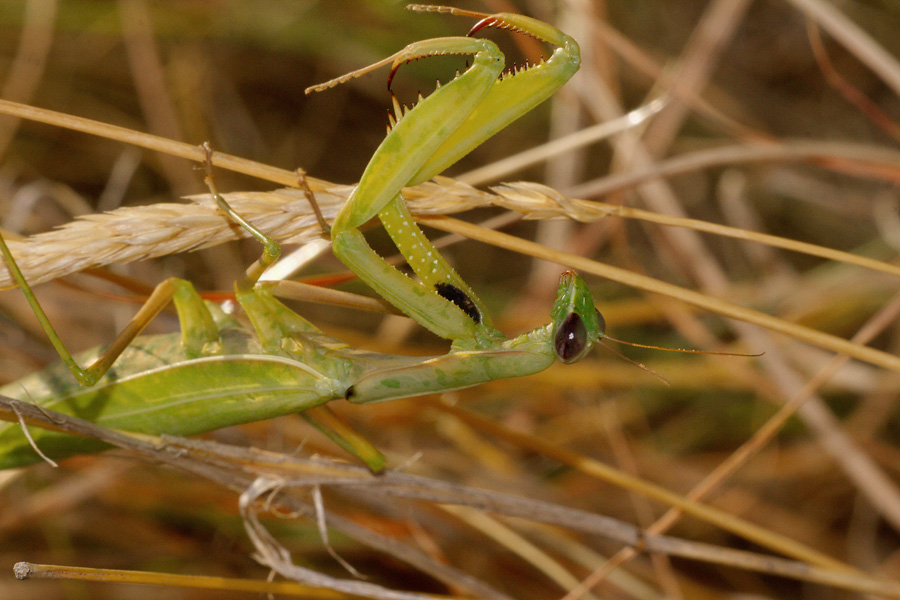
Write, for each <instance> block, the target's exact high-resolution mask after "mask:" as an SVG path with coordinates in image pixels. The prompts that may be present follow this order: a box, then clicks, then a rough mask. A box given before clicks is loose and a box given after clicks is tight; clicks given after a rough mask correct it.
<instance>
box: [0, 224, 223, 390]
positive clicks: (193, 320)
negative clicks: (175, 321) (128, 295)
mask: <svg viewBox="0 0 900 600" xmlns="http://www.w3.org/2000/svg"><path fill="white" fill-rule="evenodd" d="M0 254H2V255H3V259H4V260H5V261H6V266H7V267H8V268H9V272H10V274H11V275H12V277H13V279H14V280H15V281H16V284H17V285H18V286H19V288H20V289H21V290H22V293H23V294H24V295H25V299H26V300H27V301H28V304H29V305H30V306H31V310H32V312H34V315H35V317H36V318H37V320H38V322H39V323H40V324H41V328H42V329H43V330H44V332H45V333H46V334H47V337H48V338H49V340H50V343H51V344H53V347H54V348H55V349H56V352H57V354H59V356H60V358H61V359H62V361H63V362H64V363H65V364H66V366H67V367H69V370H70V371H71V372H72V375H73V376H74V377H75V379H76V380H77V381H78V383H80V384H81V385H83V386H92V385H94V384H95V383H97V382H98V381H99V380H100V378H101V377H103V376H104V375H105V374H106V372H107V371H109V368H110V367H111V366H112V364H113V363H114V362H115V361H116V359H117V358H118V357H119V356H120V355H121V354H122V352H124V350H125V349H126V348H127V347H128V346H129V345H131V342H132V341H134V338H136V337H137V336H138V335H139V334H140V333H141V331H143V329H144V327H146V326H147V324H148V323H149V322H150V321H151V320H153V317H155V316H156V315H157V314H159V312H160V311H161V310H162V309H163V308H165V306H166V305H167V304H168V303H169V301H170V300H171V301H173V302H174V303H175V308H176V310H177V311H178V318H179V320H180V322H181V327H182V345H183V347H184V349H185V352H186V354H188V355H189V356H190V355H195V356H199V355H200V354H201V353H203V352H204V351H205V350H206V349H208V348H209V346H207V344H209V343H211V342H215V341H216V340H218V339H219V329H218V327H217V326H216V323H215V321H214V320H213V317H212V315H211V314H210V312H209V310H208V309H207V308H206V305H205V304H204V302H203V300H202V299H201V298H200V296H199V295H198V294H197V291H196V290H195V289H194V286H193V285H191V283H190V282H188V281H185V280H183V279H176V278H171V279H166V280H165V281H163V282H161V283H160V284H159V285H157V286H156V287H155V288H154V289H153V292H152V293H151V294H150V297H149V298H147V301H146V302H145V303H144V304H143V306H141V308H140V310H138V312H137V314H135V316H134V317H132V319H131V321H129V322H128V324H127V325H126V326H125V328H124V329H123V330H122V331H121V332H120V333H119V335H118V336H116V339H115V340H113V342H112V343H111V344H110V345H109V346H108V347H107V348H106V350H104V351H103V353H102V354H101V355H100V356H99V357H98V358H97V360H95V361H94V362H93V363H91V365H90V366H88V367H81V366H80V365H79V364H78V363H77V362H76V361H75V359H74V358H73V357H72V353H71V352H69V350H68V348H66V346H65V344H64V343H63V341H62V338H60V337H59V334H58V333H57V332H56V329H54V327H53V325H52V324H51V323H50V319H48V318H47V314H46V313H45V312H44V309H43V308H42V307H41V304H40V302H38V299H37V297H36V296H35V294H34V290H32V288H31V286H30V285H29V284H28V282H27V281H26V280H25V276H24V275H23V274H22V270H21V269H19V265H18V263H16V260H15V258H13V255H12V253H11V252H10V250H9V246H7V245H6V241H5V240H4V239H3V236H0Z"/></svg>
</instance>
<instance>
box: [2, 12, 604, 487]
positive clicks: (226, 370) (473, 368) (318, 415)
mask: <svg viewBox="0 0 900 600" xmlns="http://www.w3.org/2000/svg"><path fill="white" fill-rule="evenodd" d="M411 8H412V9H414V10H419V11H441V12H448V13H451V14H457V15H462V16H468V17H475V18H479V19H480V21H479V22H478V23H477V24H476V25H475V26H474V27H473V28H472V30H471V31H470V32H469V34H468V35H467V36H464V37H446V38H436V39H429V40H423V41H419V42H415V43H412V44H410V45H408V46H407V47H406V48H404V49H403V50H401V51H400V52H398V53H396V54H394V55H392V56H390V57H388V58H386V59H384V60H382V61H380V62H378V63H375V64H374V65H371V66H369V67H366V68H364V69H360V70H359V71H354V72H352V73H349V74H347V75H345V76H343V77H340V78H338V79H335V80H332V81H330V82H327V83H324V84H322V85H320V86H315V87H314V88H310V89H309V90H307V93H309V92H310V91H321V90H324V89H327V88H329V87H331V86H334V85H337V84H339V83H343V82H345V81H347V80H349V79H350V78H352V77H358V76H360V75H362V74H364V73H367V72H369V71H371V70H373V69H375V68H378V67H381V66H386V65H388V64H390V65H391V71H390V75H389V78H388V86H389V87H390V81H391V79H392V78H393V76H394V73H395V72H396V71H397V69H398V68H399V67H400V66H402V65H403V64H405V63H406V62H408V61H410V60H414V59H418V58H427V57H429V56H435V55H440V54H460V55H466V56H467V57H469V58H470V62H471V64H470V66H468V68H467V69H466V70H465V71H464V72H462V73H461V74H458V75H457V76H456V77H455V78H454V79H453V80H452V81H450V82H448V83H447V84H445V85H439V86H438V88H437V89H436V90H435V91H434V92H432V93H431V94H429V95H428V96H427V97H425V98H420V100H419V101H418V102H417V103H416V105H415V106H414V107H412V108H406V107H400V106H399V104H398V103H397V101H396V99H394V115H393V117H392V118H391V127H390V130H389V133H388V135H387V136H386V138H385V139H384V141H383V142H382V143H381V145H380V146H379V147H378V149H377V150H376V151H375V153H374V155H373V156H372V158H371V160H370V162H369V164H368V166H367V167H366V169H365V171H364V172H363V174H362V176H361V178H360V181H359V184H358V186H357V187H356V189H355V191H354V192H353V194H352V195H351V197H350V199H349V200H348V202H347V203H346V205H345V206H344V207H343V209H342V210H341V212H340V213H339V215H338V216H337V219H336V220H335V222H334V224H333V226H332V228H331V238H332V243H333V250H334V254H335V255H336V256H337V257H338V258H339V259H340V260H341V261H342V262H343V263H344V264H345V265H347V267H349V268H350V269H351V270H352V271H353V272H354V273H356V275H357V276H358V277H359V278H360V279H361V280H362V281H364V282H365V283H366V284H368V285H369V286H370V287H371V288H372V289H373V290H374V291H376V292H377V293H378V294H379V295H381V296H382V297H383V298H384V299H386V300H387V301H388V302H390V303H391V304H393V305H394V306H395V307H397V308H398V309H399V310H401V311H402V312H403V313H405V314H406V315H408V316H409V317H411V318H412V319H414V320H415V321H417V322H418V323H419V324H421V325H422V326H423V327H425V328H427V329H428V330H430V331H432V332H433V333H435V334H437V335H438V336H440V337H442V338H445V339H447V340H450V342H451V346H450V350H449V352H448V353H447V354H445V355H442V356H435V357H431V358H425V359H423V358H421V357H407V356H394V355H387V354H379V353H374V352H365V351H360V350H355V349H352V348H350V347H348V345H347V344H345V343H344V342H342V341H340V340H338V339H336V338H333V337H331V336H328V335H326V334H324V333H322V332H321V331H320V330H319V329H318V328H316V327H315V326H314V325H313V324H312V323H310V322H309V321H307V320H306V319H304V318H303V317H301V316H300V315H298V314H297V313H295V312H293V311H292V310H290V309H289V308H287V307H286V306H285V305H283V304H282V303H281V302H280V301H279V300H278V299H277V298H276V297H275V296H274V295H273V293H272V291H271V289H270V286H269V285H267V284H266V283H265V282H261V281H260V277H261V276H262V274H263V273H264V272H265V271H266V269H268V268H269V267H270V266H271V265H272V264H273V263H274V262H275V261H276V260H277V259H278V256H279V254H280V246H279V244H278V243H277V242H275V241H274V240H273V239H271V238H270V237H268V236H267V235H266V234H265V233H264V232H262V231H260V230H258V229H257V228H256V227H254V226H253V225H252V224H250V223H249V222H247V221H245V220H244V219H243V218H242V217H241V216H240V215H239V214H237V213H236V212H235V211H234V210H232V208H231V207H230V206H229V205H228V203H227V201H226V200H225V199H224V198H223V197H222V196H221V195H219V194H218V192H217V191H216V189H215V185H214V183H213V180H212V161H213V159H212V153H211V151H208V159H207V163H206V166H207V171H208V172H207V183H208V185H209V187H210V191H211V192H212V193H213V195H214V197H215V198H216V201H217V205H218V207H219V209H220V210H221V211H222V212H224V213H225V214H226V215H227V216H228V217H229V218H230V219H231V220H232V221H233V222H234V223H236V224H237V225H239V226H240V227H242V228H243V229H244V230H246V231H247V232H248V233H249V234H250V235H252V236H253V237H255V238H256V239H257V240H258V241H259V242H260V243H261V244H262V245H263V248H264V250H263V253H262V256H261V257H260V259H259V260H257V261H256V262H255V263H254V264H253V265H252V266H251V267H250V268H249V269H248V270H247V271H246V273H245V274H244V276H243V277H241V278H240V279H239V280H238V281H237V282H236V284H235V295H236V299H237V301H238V303H239V304H240V306H241V307H242V308H243V310H244V312H245V313H246V315H247V317H248V319H249V321H250V323H251V326H252V328H246V327H244V326H242V325H240V324H239V323H238V321H237V320H235V319H234V318H232V317H230V316H229V315H226V314H225V313H224V312H223V311H222V310H221V309H220V308H219V307H217V306H216V305H214V304H211V303H208V302H205V301H204V300H202V299H201V297H200V296H199V295H198V293H197V291H196V290H195V289H194V287H193V285H192V284H191V283H189V282H187V281H185V280H181V279H175V278H172V279H168V280H166V281H163V282H162V283H160V284H159V285H158V286H157V287H156V288H155V290H154V292H153V293H152V294H151V295H150V297H149V298H148V300H147V301H146V303H145V304H144V305H143V306H142V308H141V309H140V310H139V311H138V313H137V314H136V315H135V317H134V318H133V319H132V320H131V322H130V323H129V324H128V325H127V326H126V327H125V329H124V330H123V331H122V332H121V333H120V334H119V336H118V337H117V338H116V339H115V340H114V341H113V343H112V344H111V345H110V346H109V347H108V348H106V349H105V350H102V351H100V350H96V351H92V352H90V353H87V354H86V355H84V356H80V357H79V358H78V360H76V359H75V358H74V357H73V356H72V355H71V354H70V353H69V351H68V350H67V349H66V347H65V345H64V344H63V342H62V341H61V340H60V338H59V336H58V335H57V334H56V332H55V331H54V329H53V327H52V325H51V324H50V322H49V320H48V319H47V317H46V315H45V314H44V312H43V310H42V309H41V307H40V304H39V303H38V301H37V299H36V298H35V295H34V293H33V292H32V290H31V288H30V286H29V285H28V283H27V282H26V281H25V278H24V277H23V275H22V273H21V271H20V270H19V269H18V266H17V265H16V262H15V259H14V258H13V256H12V255H11V253H10V251H9V249H8V248H7V246H6V243H5V242H4V241H3V240H2V237H0V253H2V255H3V258H4V260H5V261H6V264H7V266H8V267H9V270H10V272H11V273H12V274H13V276H14V278H15V280H16V282H17V284H18V286H19V288H21V290H22V292H23V293H24V295H25V297H26V298H27V300H28V302H29V304H30V305H31V308H32V310H33V311H34V313H35V315H36V317H37V319H38V320H39V322H40V324H41V327H42V328H43V329H44V331H45V332H46V334H47V336H48V337H49V339H50V341H51V342H52V343H53V345H54V347H55V348H56V350H57V352H58V353H59V355H60V357H61V358H62V363H61V364H58V365H55V366H53V367H51V368H49V369H47V370H45V371H44V372H41V373H38V374H36V375H33V376H30V377H27V378H25V379H23V380H20V381H18V382H15V383H13V384H10V385H7V386H6V387H4V388H2V389H0V394H3V395H7V396H12V397H15V398H19V399H23V400H28V401H31V402H35V403H37V404H39V405H41V406H44V407H47V408H52V409H53V410H56V411H60V412H63V413H67V414H72V415H76V416H79V417H82V418H86V419H89V420H91V421H94V422H96V423H98V424H100V425H103V426H106V427H110V428H116V429H121V430H126V431H132V432H138V433H147V434H163V433H165V434H170V435H193V434H198V433H203V432H207V431H211V430H214V429H218V428H222V427H226V426H230V425H236V424H240V423H246V422H250V421H257V420H263V419H268V418H272V417H275V416H280V415H285V414H290V413H300V414H301V416H303V417H304V418H305V419H306V420H307V421H309V422H310V423H312V424H313V425H314V426H316V427H317V428H319V429H320V430H321V431H323V432H324V433H326V435H328V436H329V437H330V438H331V439H332V440H334V441H335V442H337V443H338V444H339V445H341V446H342V447H344V448H345V449H347V450H348V451H349V452H351V453H352V454H354V455H356V456H357V457H358V458H359V459H360V460H362V461H363V462H364V463H365V464H366V465H367V466H368V467H369V468H370V469H372V470H373V471H379V470H382V469H383V468H384V466H385V458H384V457H383V456H382V455H381V453H380V452H379V451H378V450H377V449H375V448H374V447H372V446H371V445H370V444H369V443H368V442H366V441H365V440H364V439H363V438H362V437H360V436H359V435H358V434H356V433H355V432H354V431H353V430H351V429H350V428H349V427H348V426H347V425H346V424H345V423H343V421H342V420H340V419H338V418H337V416H336V415H335V414H334V413H333V412H332V411H331V410H330V409H329V408H328V407H327V406H326V404H327V403H329V402H331V401H332V400H339V399H346V400H348V401H349V402H352V403H359V404H364V403H369V402H379V401H384V400H391V399H395V398H404V397H410V396H418V395H424V394H431V393H437V392H443V391H449V390H455V389H460V388H465V387H469V386H474V385H478V384H481V383H484V382H487V381H492V380H496V379H502V378H508V377H518V376H524V375H529V374H532V373H536V372H539V371H542V370H544V369H546V368H547V367H549V366H550V365H551V364H552V363H553V362H554V361H556V360H559V361H561V362H564V363H571V362H575V361H577V360H580V359H581V358H583V357H584V356H586V355H587V353H588V352H589V351H590V350H591V347H592V345H593V344H594V343H595V342H596V341H598V340H599V339H600V338H601V337H602V336H603V333H604V324H603V319H602V317H601V316H600V313H599V312H598V311H597V309H596V308H595V307H594V303H593V299H592V297H591V294H590V291H589V290H588V288H587V286H586V284H585V282H584V281H583V280H582V279H581V278H580V277H579V276H578V275H576V274H575V273H574V272H571V271H569V272H566V273H564V274H563V275H562V277H561V278H560V282H559V288H558V292H557V298H556V301H555V303H554V305H553V309H552V311H551V323H549V324H548V325H546V326H544V327H540V328H538V329H535V330H534V331H531V332H530V333H526V334H523V335H520V336H518V337H516V338H513V339H507V338H506V337H505V336H504V335H503V334H502V333H501V332H499V331H498V330H496V329H495V328H494V327H493V326H492V324H491V321H490V317H489V316H488V312H487V310H486V308H485V306H484V304H483V303H482V301H481V300H480V299H479V298H478V297H477V295H476V294H475V292H474V291H473V290H472V289H471V288H470V287H469V286H468V285H467V284H466V283H465V281H463V279H462V278H461V277H460V276H459V275H458V274H457V273H456V272H455V271H454V270H453V269H452V268H451V267H450V265H449V264H448V263H447V262H446V260H444V258H443V257H442V256H441V255H440V253H439V252H438V251H437V249H436V248H435V247H434V246H433V245H432V244H431V242H430V241H429V240H428V239H427V238H426V237H425V235H424V234H423V233H422V232H421V230H420V229H419V228H418V226H417V225H416V224H415V223H414V221H413V219H412V217H411V216H410V214H409V212H408V210H407V208H406V205H405V204H404V201H403V198H402V195H401V190H402V188H403V187H405V186H408V185H415V184H417V183H421V182H423V181H426V180H428V179H430V178H431V177H433V176H435V175H437V174H439V173H440V172H442V171H443V170H444V169H446V168H447V167H448V166H450V165H451V164H453V163H454V162H456V161H457V160H459V159H460V158H461V157H462V156H464V155H465V154H467V153H468V152H470V151H471V150H472V149H473V148H475V147H476V146H478V145H479V144H481V143H482V142H484V141H485V140H487V139H488V138H490V137H491V136H493V135H494V134H495V133H496V132H498V131H499V130H501V129H502V128H504V127H506V126H507V125H508V124H509V123H511V122H512V121H514V120H515V119H517V118H518V117H520V116H522V115H523V114H525V113H526V112H528V111H530V110H531V109H532V108H533V107H535V106H536V105H537V104H539V103H540V102H542V101H543V100H545V99H547V98H548V97H549V96H550V95H552V94H553V93H554V92H555V91H556V90H558V89H559V88H560V87H561V86H562V85H563V84H564V83H565V82H566V81H567V80H568V79H569V78H570V77H571V76H572V75H573V74H574V73H575V72H576V71H577V70H578V67H579V60H580V59H579V50H578V45H577V44H576V42H575V41H574V40H573V39H572V38H570V37H568V36H567V35H565V34H564V33H562V32H561V31H559V30H558V29H556V28H555V27H553V26H551V25H548V24H546V23H543V22H541V21H538V20H536V19H533V18H530V17H526V16H522V15H516V14H509V13H502V14H495V15H487V14H482V13H474V12H471V11H463V10H459V9H451V8H444V7H427V6H418V5H416V6H412V7H411ZM485 28H498V29H506V30H509V31H511V32H513V33H518V34H524V35H529V36H531V37H534V38H537V39H538V40H540V41H542V42H544V43H546V44H549V45H550V46H552V47H553V51H552V54H551V55H550V57H549V58H548V59H546V60H543V61H542V62H541V63H540V64H537V65H531V66H529V67H527V68H524V69H519V70H516V71H515V72H514V73H512V72H508V71H507V72H506V73H504V69H505V62H504V57H503V54H502V53H501V52H500V51H499V49H498V48H497V46H496V45H495V44H494V43H493V42H491V41H489V40H485V39H479V38H476V37H473V35H474V34H475V33H477V32H478V31H480V30H482V29H485ZM392 97H393V95H392ZM376 216H377V217H378V219H379V220H380V221H381V223H382V224H383V225H384V227H385V230H386V231H387V232H388V234H389V235H390V236H391V238H392V239H393V241H394V243H395V244H396V246H397V248H398V249H399V251H400V252H401V254H402V255H403V256H404V258H405V259H406V261H407V263H408V264H409V267H410V268H411V269H412V271H413V272H414V273H415V275H416V277H417V279H412V278H411V277H409V276H407V275H406V274H404V273H403V272H401V271H399V270H398V269H397V268H395V267H393V266H391V265H390V264H389V263H388V262H387V261H385V260H384V259H383V258H382V257H381V256H379V255H378V254H377V253H376V252H375V251H374V250H372V248H371V247H370V246H369V245H368V243H367V242H366V240H365V237H364V236H363V234H362V232H361V231H360V227H361V226H362V225H363V224H365V223H366V222H367V221H369V220H371V219H372V218H374V217H376ZM169 301H172V302H173V303H174V305H175V308H176V311H177V313H178V317H179V322H180V326H181V333H180V334H168V335H156V336H140V335H139V334H140V332H141V331H142V330H143V328H144V326H145V325H146V324H147V323H148V322H149V321H150V320H151V319H152V318H153V317H154V316H155V315H156V314H157V313H158V312H159V311H160V310H162V309H163V308H164V307H165V306H166V305H167V304H168V302H169ZM85 361H86V362H89V363H90V366H88V367H86V368H82V367H81V366H79V362H85ZM98 449H101V448H100V446H98V444H97V443H96V442H93V441H92V440H87V439H81V438H76V437H73V436H67V435H64V434H61V433H56V432H51V431H48V430H33V431H30V439H29V436H26V432H25V431H24V427H23V426H20V424H19V423H6V424H3V425H2V426H0V468H9V467H16V466H22V465H26V464H29V463H33V462H37V461H39V460H40V459H41V456H40V455H39V454H38V451H40V452H41V453H42V454H43V455H45V456H46V457H53V458H60V457H66V456H70V455H73V454H78V453H83V452H90V451H95V450H98Z"/></svg>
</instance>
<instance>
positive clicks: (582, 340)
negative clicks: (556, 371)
mask: <svg viewBox="0 0 900 600" xmlns="http://www.w3.org/2000/svg"><path fill="white" fill-rule="evenodd" d="M553 343H554V349H555V350H556V357H557V358H559V360H560V361H562V362H564V363H568V362H573V361H576V360H578V359H579V358H581V355H582V354H583V353H584V349H585V346H586V345H587V329H585V327H584V321H582V320H581V317H579V316H578V314H577V313H569V315H568V316H567V317H566V318H565V320H564V321H563V322H562V324H561V325H560V326H559V328H558V329H557V330H556V338H555V339H554V340H553Z"/></svg>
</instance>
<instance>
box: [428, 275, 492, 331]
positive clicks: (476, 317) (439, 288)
mask: <svg viewBox="0 0 900 600" xmlns="http://www.w3.org/2000/svg"><path fill="white" fill-rule="evenodd" d="M434 291H436V292H437V293H438V296H440V297H441V298H443V299H445V300H449V301H450V302H452V303H453V304H455V305H456V306H457V307H458V308H459V309H460V310H461V311H463V312H464V313H466V314H467V315H468V316H469V318H470V319H472V320H473V321H474V322H475V323H476V324H478V323H481V313H480V312H478V307H477V306H475V303H474V302H472V299H471V298H469V296H468V295H467V294H466V293H465V292H464V291H462V290H461V289H459V288H458V287H456V286H455V285H452V284H449V283H443V282H442V283H436V284H435V285H434Z"/></svg>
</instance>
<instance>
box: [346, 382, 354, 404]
mask: <svg viewBox="0 0 900 600" xmlns="http://www.w3.org/2000/svg"><path fill="white" fill-rule="evenodd" d="M354 396H356V388H355V387H354V386H352V385H351V386H350V387H348V388H347V391H346V392H344V400H347V401H349V402H353V397H354Z"/></svg>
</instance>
